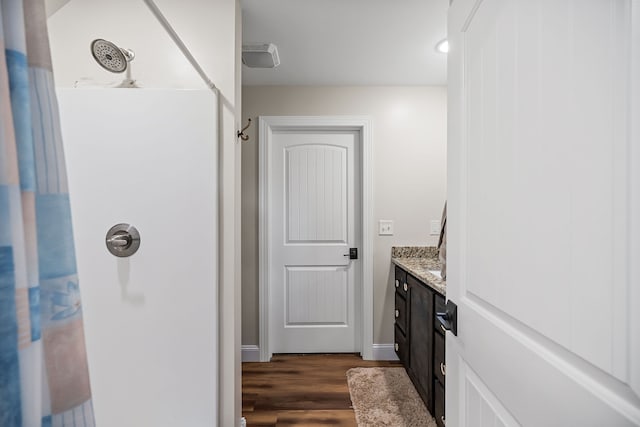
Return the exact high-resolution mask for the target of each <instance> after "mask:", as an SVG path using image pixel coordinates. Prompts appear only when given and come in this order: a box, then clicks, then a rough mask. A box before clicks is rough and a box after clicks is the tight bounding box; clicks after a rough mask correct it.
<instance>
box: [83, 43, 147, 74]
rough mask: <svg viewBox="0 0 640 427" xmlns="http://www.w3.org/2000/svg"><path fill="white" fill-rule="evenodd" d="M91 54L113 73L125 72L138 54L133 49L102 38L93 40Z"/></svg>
mask: <svg viewBox="0 0 640 427" xmlns="http://www.w3.org/2000/svg"><path fill="white" fill-rule="evenodd" d="M91 54H92V55H93V58H94V59H95V60H96V61H97V62H98V64H100V66H101V67H102V68H104V69H105V70H107V71H111V72H112V73H122V72H124V71H125V70H126V69H127V66H128V65H129V62H131V61H132V60H133V58H135V56H136V55H135V53H133V51H132V50H129V49H122V48H120V47H118V46H116V45H115V44H113V43H111V42H109V41H107V40H102V39H96V40H94V41H92V42H91Z"/></svg>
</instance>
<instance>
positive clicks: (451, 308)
mask: <svg viewBox="0 0 640 427" xmlns="http://www.w3.org/2000/svg"><path fill="white" fill-rule="evenodd" d="M436 319H437V320H438V322H439V323H440V327H441V328H443V329H446V330H447V331H451V333H453V335H455V336H458V306H457V305H455V303H454V302H453V301H451V300H447V308H446V310H445V312H444V313H442V312H438V313H436Z"/></svg>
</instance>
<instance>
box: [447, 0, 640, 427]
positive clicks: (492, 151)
mask: <svg viewBox="0 0 640 427" xmlns="http://www.w3.org/2000/svg"><path fill="white" fill-rule="evenodd" d="M639 9H640V2H638V1H636V0H626V1H625V0H588V1H570V0H544V1H531V0H484V1H474V0H454V1H453V4H452V6H451V9H450V14H449V27H448V28H449V40H450V44H451V52H450V53H449V55H450V56H449V59H450V62H449V90H450V99H449V138H450V139H449V155H448V159H449V165H448V167H449V180H448V182H449V219H448V226H449V230H448V233H449V247H448V256H449V269H448V270H449V273H448V280H447V297H448V298H449V299H450V300H452V301H453V302H455V303H456V304H457V306H458V335H457V336H454V335H453V334H452V333H447V381H446V382H447V384H446V390H447V395H446V403H447V408H446V418H447V420H446V422H447V426H448V427H455V426H472V427H485V426H516V425H522V426H532V427H540V426H545V427H546V426H564V427H568V426H631V425H640V399H639V392H640V289H639V287H638V286H639V284H640V282H639V279H640V277H639V276H638V271H639V270H638V268H639V255H640V252H638V242H639V241H640V234H639V232H638V226H639V225H640V223H639V222H638V220H639V218H640V212H639V211H638V208H639V207H640V205H639V204H638V200H639V194H640V181H639V179H638V178H639V175H638V169H639V168H640V162H639V161H638V160H639V151H638V147H639V145H638V144H639V139H638V137H639V136H640V133H638V129H639V128H638V124H639V123H640V117H639V114H638V113H639V110H638V106H639V105H638V100H639V97H638V94H639V86H638V85H639V83H640V68H639V67H638V65H639V62H638V60H639V54H640V39H639V35H640V27H639V26H638V24H639V23H640V20H639V19H638V18H639V17H640V11H639Z"/></svg>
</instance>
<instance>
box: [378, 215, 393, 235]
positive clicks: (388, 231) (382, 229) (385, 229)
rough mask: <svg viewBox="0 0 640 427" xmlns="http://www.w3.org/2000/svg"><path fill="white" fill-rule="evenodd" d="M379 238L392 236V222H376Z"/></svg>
mask: <svg viewBox="0 0 640 427" xmlns="http://www.w3.org/2000/svg"><path fill="white" fill-rule="evenodd" d="M378 235H379V236H393V221H392V220H390V219H381V220H380V221H378Z"/></svg>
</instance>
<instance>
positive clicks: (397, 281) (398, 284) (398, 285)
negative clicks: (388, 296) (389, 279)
mask: <svg viewBox="0 0 640 427" xmlns="http://www.w3.org/2000/svg"><path fill="white" fill-rule="evenodd" d="M399 287H400V281H399V280H398V279H396V288H399Z"/></svg>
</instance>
